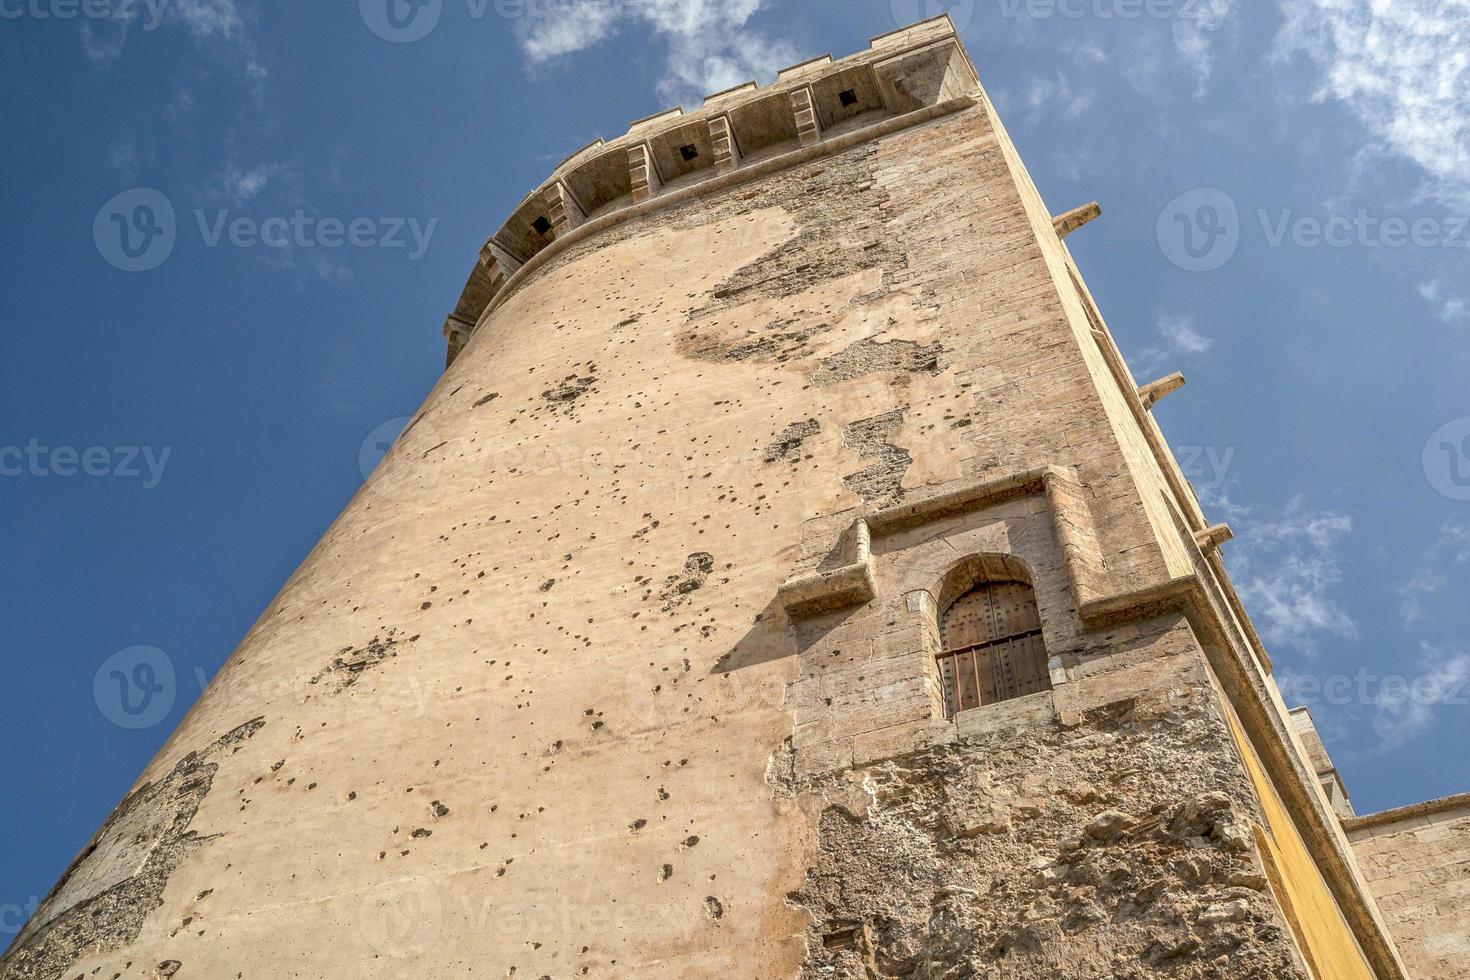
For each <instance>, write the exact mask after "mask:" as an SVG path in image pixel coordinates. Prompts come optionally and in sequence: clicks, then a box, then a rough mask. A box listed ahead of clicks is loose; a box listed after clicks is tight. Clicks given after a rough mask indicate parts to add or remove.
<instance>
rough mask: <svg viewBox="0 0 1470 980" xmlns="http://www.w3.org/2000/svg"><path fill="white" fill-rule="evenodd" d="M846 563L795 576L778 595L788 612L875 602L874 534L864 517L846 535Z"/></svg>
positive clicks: (796, 614)
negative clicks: (826, 569) (825, 569)
mask: <svg viewBox="0 0 1470 980" xmlns="http://www.w3.org/2000/svg"><path fill="white" fill-rule="evenodd" d="M841 553H842V557H843V559H844V562H843V564H841V565H839V566H838V567H836V568H833V569H830V570H828V571H823V572H813V573H812V574H810V575H803V576H801V577H800V578H794V579H791V580H790V581H788V582H787V583H786V584H785V585H783V586H781V591H780V593H779V595H778V598H779V601H780V603H781V606H782V607H783V608H784V609H785V610H786V615H788V616H790V617H791V618H793V619H805V618H807V617H810V616H815V615H817V614H819V613H823V612H831V611H833V610H837V609H848V608H851V607H852V606H861V605H863V604H865V603H868V602H872V601H873V598H874V597H875V596H876V595H877V594H878V589H877V586H876V585H875V584H874V580H873V538H872V534H871V532H870V531H869V529H868V522H867V521H865V520H863V519H862V518H858V519H857V521H856V522H855V523H854V524H853V525H852V527H850V528H848V530H847V532H846V533H845V534H844V536H843V541H842V549H841Z"/></svg>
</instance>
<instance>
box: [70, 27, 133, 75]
mask: <svg viewBox="0 0 1470 980" xmlns="http://www.w3.org/2000/svg"><path fill="white" fill-rule="evenodd" d="M136 19H137V17H136V15H133V16H127V15H123V14H117V15H114V16H113V17H110V18H107V19H105V20H98V19H94V18H90V17H88V18H84V19H83V20H82V51H83V52H85V53H86V55H87V60H88V61H90V62H92V66H93V67H94V68H107V67H109V66H110V65H112V64H113V62H115V61H117V59H119V58H121V57H122V53H123V48H125V47H126V46H127V43H128V28H129V27H131V26H132V22H133V21H134V20H136Z"/></svg>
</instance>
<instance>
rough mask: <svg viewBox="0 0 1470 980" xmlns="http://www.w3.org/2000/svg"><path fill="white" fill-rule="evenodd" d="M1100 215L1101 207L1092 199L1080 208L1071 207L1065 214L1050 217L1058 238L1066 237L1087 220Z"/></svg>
mask: <svg viewBox="0 0 1470 980" xmlns="http://www.w3.org/2000/svg"><path fill="white" fill-rule="evenodd" d="M1100 217H1102V207H1101V206H1100V205H1099V204H1098V203H1097V202H1096V201H1093V202H1091V203H1089V204H1084V205H1082V206H1081V207H1080V208H1073V209H1072V210H1070V211H1068V212H1067V213H1066V214H1062V215H1058V216H1057V217H1055V218H1053V219H1052V221H1051V226H1052V227H1053V228H1055V229H1056V232H1057V236H1058V237H1059V238H1066V237H1067V236H1068V235H1070V234H1072V232H1074V231H1076V230H1077V229H1078V228H1081V227H1082V226H1083V225H1085V224H1087V223H1088V222H1089V221H1092V220H1094V219H1096V218H1100Z"/></svg>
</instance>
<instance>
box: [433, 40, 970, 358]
mask: <svg viewBox="0 0 1470 980" xmlns="http://www.w3.org/2000/svg"><path fill="white" fill-rule="evenodd" d="M980 97H981V94H980V82H979V77H978V76H977V74H976V72H975V68H974V65H972V64H971V63H970V58H969V55H968V54H967V53H966V52H965V49H964V46H963V45H962V44H960V42H959V38H958V36H957V35H956V34H955V29H954V24H953V22H952V21H951V20H950V18H949V15H948V14H940V15H939V16H938V17H934V18H931V19H929V20H926V21H922V22H920V23H918V24H914V25H912V26H910V27H905V28H901V29H899V30H896V31H891V32H889V33H887V34H881V35H879V36H877V37H875V38H873V39H872V40H871V41H870V42H869V45H868V48H867V50H865V51H860V52H858V53H856V54H852V55H849V56H848V57H846V58H842V59H840V60H836V61H834V60H833V58H832V56H831V55H830V54H829V55H822V56H821V57H819V58H811V59H808V60H806V61H803V62H800V63H799V64H796V65H792V66H791V67H789V68H783V69H781V70H780V71H779V72H777V75H776V79H775V81H773V82H772V83H771V84H769V85H766V86H764V87H763V86H760V85H758V84H757V83H756V82H754V81H751V82H745V83H744V84H741V85H736V86H734V87H732V88H728V89H725V90H723V91H721V92H716V93H713V94H711V95H709V96H706V98H705V100H704V104H703V105H702V106H700V107H699V108H698V109H696V110H693V111H692V112H686V111H685V110H684V108H683V107H682V106H676V107H674V108H672V109H665V110H663V111H661V112H657V113H654V114H653V115H651V116H647V117H645V118H643V119H638V120H634V121H633V122H632V123H630V124H629V126H628V131H627V132H626V133H624V134H623V135H622V136H618V137H615V138H613V139H611V140H603V139H601V138H599V139H596V140H593V141H592V142H591V143H589V144H587V145H586V146H584V147H582V148H581V149H579V150H577V151H576V152H574V153H572V155H571V156H569V157H567V158H566V159H565V160H563V161H562V162H561V164H559V165H558V166H557V168H556V169H555V170H553V171H552V173H551V175H550V176H548V177H547V178H546V180H545V181H543V182H542V183H541V184H540V185H539V186H537V187H536V188H535V189H534V190H532V191H531V192H530V193H529V194H527V195H526V196H525V197H524V198H523V199H522V200H521V203H520V204H519V205H518V206H517V207H516V209H515V211H514V212H513V213H512V214H511V216H510V218H509V219H507V220H506V222H505V223H504V224H503V225H501V227H500V229H499V230H498V231H496V232H495V234H493V235H491V236H490V237H489V238H488V239H487V240H486V242H485V244H484V246H483V247H482V248H481V249H480V254H479V256H478V257H477V259H476V262H475V267H474V269H473V270H472V271H471V272H470V276H469V279H468V281H467V282H466V283H465V287H464V290H463V291H462V292H461V294H460V298H459V302H458V303H457V304H456V306H455V308H454V310H453V312H451V313H450V314H449V317H448V319H447V320H446V321H445V323H444V336H445V339H446V340H447V341H448V344H449V350H448V357H447V362H448V363H453V361H454V359H455V357H457V356H458V354H459V352H460V350H461V349H463V347H464V345H465V343H466V342H468V340H469V337H470V335H471V334H472V333H473V332H474V330H475V328H476V327H477V326H478V325H479V323H480V321H481V320H482V319H483V318H484V317H485V315H486V314H487V313H488V312H489V311H490V310H492V309H493V308H494V307H495V306H496V305H497V304H498V303H499V302H500V301H502V300H503V298H504V296H505V295H508V291H509V287H511V286H512V285H513V284H516V283H518V282H519V281H521V280H522V279H524V278H525V275H526V274H529V272H530V271H532V269H534V268H535V267H536V266H538V265H539V264H540V263H541V262H543V261H545V260H546V259H547V258H549V257H550V256H551V255H553V254H556V253H557V252H559V251H560V250H561V248H564V247H565V246H566V245H567V244H569V243H570V242H571V241H574V240H578V239H580V238H583V237H585V236H586V235H587V234H591V233H595V232H597V231H601V230H603V229H606V228H609V227H612V226H613V225H616V224H619V223H620V222H622V221H624V220H627V219H628V218H631V217H633V216H635V215H637V214H643V213H646V212H647V211H648V210H652V209H656V208H659V207H666V206H669V205H671V204H676V203H679V202H682V201H686V200H688V199H689V198H691V197H694V196H697V195H698V194H700V193H701V192H711V191H714V190H718V189H721V188H722V187H724V186H727V185H728V184H730V183H738V182H740V181H742V180H749V179H754V178H755V177H758V176H763V175H765V174H769V173H771V172H773V171H775V170H780V169H784V168H786V167H790V166H794V165H796V164H798V163H800V162H803V161H805V160H808V159H811V158H812V157H814V156H821V155H823V154H825V153H830V152H835V151H837V150H840V149H843V148H846V147H848V146H851V145H852V144H853V143H854V142H860V141H862V140H865V139H869V138H874V137H877V136H880V135H883V134H886V133H889V132H893V131H894V130H895V129H901V128H904V127H905V126H909V125H916V124H918V123H920V122H923V121H926V120H927V119H931V118H934V117H935V116H937V115H943V114H944V113H945V112H952V111H955V110H958V109H961V108H966V107H968V106H970V105H973V104H974V100H975V99H977V98H980ZM579 232H580V234H578V233H579ZM522 270H525V271H524V273H523V272H522Z"/></svg>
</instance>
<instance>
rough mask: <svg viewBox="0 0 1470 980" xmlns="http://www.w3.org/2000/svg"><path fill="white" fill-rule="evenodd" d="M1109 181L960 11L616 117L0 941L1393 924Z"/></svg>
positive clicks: (754, 939) (210, 960)
mask: <svg viewBox="0 0 1470 980" xmlns="http://www.w3.org/2000/svg"><path fill="white" fill-rule="evenodd" d="M1096 213H1097V211H1096V208H1095V207H1085V208H1080V209H1078V210H1076V211H1073V212H1069V213H1067V214H1065V215H1063V216H1061V217H1054V216H1053V214H1052V213H1051V212H1050V211H1049V210H1048V209H1047V208H1046V206H1045V205H1044V204H1043V202H1042V200H1041V198H1040V197H1039V195H1038V194H1037V192H1036V190H1035V188H1034V187H1033V186H1032V184H1031V182H1030V179H1029V178H1028V176H1027V174H1026V171H1025V169H1024V167H1023V166H1022V164H1021V161H1020V159H1019V158H1018V156H1017V154H1016V151H1015V148H1014V147H1013V145H1012V144H1011V142H1010V140H1009V139H1008V137H1007V136H1006V134H1005V131H1004V130H1003V129H1002V127H1001V124H1000V121H999V119H998V118H997V116H996V114H995V111H994V109H993V107H992V106H991V105H990V103H989V102H988V101H987V99H986V97H985V94H984V92H983V91H982V89H981V88H980V86H979V83H978V81H977V79H976V75H975V72H974V69H973V67H972V66H971V63H970V60H969V58H968V57H967V55H966V53H965V51H964V50H963V48H962V47H961V45H960V44H959V42H958V40H957V38H956V37H955V34H954V30H953V27H952V25H951V24H950V22H949V21H948V19H947V18H939V19H937V20H933V21H928V22H924V23H921V24H918V25H915V26H913V27H910V28H907V29H904V30H900V31H897V32H894V33H892V34H888V35H885V36H883V37H879V38H876V39H874V40H873V42H872V44H871V46H870V48H869V49H868V50H866V51H863V52H861V53H859V54H856V55H853V56H851V57H848V58H845V59H842V60H839V61H833V60H832V59H831V58H830V57H824V58H820V59H816V60H813V61H810V62H806V63H804V64H801V65H797V66H795V67H792V68H789V69H787V70H785V71H783V72H781V73H780V76H779V78H778V79H777V80H776V81H775V82H774V83H773V84H771V85H768V86H766V87H763V88H761V87H757V86H756V85H755V84H754V83H751V84H748V85H743V86H740V87H737V88H734V89H731V90H729V91H726V92H721V93H718V94H716V95H712V96H710V97H709V98H708V99H707V100H706V102H705V104H704V106H703V107H702V108H700V109H699V110H698V111H695V112H683V111H681V110H678V109H675V110H672V111H669V112H664V113H661V114H659V115H656V116H653V117H650V118H648V119H644V120H641V121H639V122H637V123H634V124H633V125H632V127H631V129H629V131H628V132H627V134H625V135H623V136H620V137H618V138H617V139H615V140H612V141H610V142H602V141H598V142H596V143H594V144H592V145H590V146H588V147H585V148H584V149H582V150H580V151H578V152H577V153H576V154H574V155H573V156H572V157H571V158H570V159H568V160H567V161H565V162H564V163H563V164H561V166H559V167H558V168H557V169H556V170H555V171H554V172H553V173H552V174H551V176H550V177H549V178H548V179H547V181H546V182H545V183H544V184H543V185H542V186H540V187H539V188H537V189H536V190H535V191H534V192H533V193H531V194H530V195H528V196H527V197H526V198H525V200H524V201H523V202H522V204H521V205H520V206H519V207H518V208H517V210H516V211H515V213H514V214H513V215H512V216H511V217H510V219H509V221H507V222H506V224H505V225H504V227H502V228H501V229H500V230H499V231H498V232H496V233H495V235H494V236H492V237H491V238H490V240H489V241H488V242H487V244H486V245H485V248H484V250H483V251H482V253H481V255H480V257H479V261H478V263H477V264H476V266H475V269H474V271H473V274H472V275H471V277H470V280H469V282H468V284H467V286H466V288H465V290H464V293H463V296H462V297H461V299H460V301H459V304H458V306H457V308H456V309H455V311H454V313H453V314H452V316H451V317H450V319H449V322H448V324H447V326H446V333H447V336H448V339H449V362H450V363H449V365H448V368H447V370H446V372H445V374H444V376H443V378H442V380H441V381H440V382H439V383H438V384H437V385H436V386H435V388H434V390H433V391H432V392H430V394H429V396H428V398H427V400H426V401H425V403H424V405H423V408H422V410H421V411H420V412H419V413H418V414H417V415H416V416H415V417H414V420H413V422H412V423H411V424H410V425H409V426H408V428H407V429H406V431H405V432H404V433H403V435H402V437H401V438H400V439H399V441H398V442H397V444H396V445H395V447H394V449H393V450H392V452H391V453H390V454H389V456H388V457H387V458H386V459H385V460H384V462H383V463H382V464H381V466H380V467H379V468H378V470H377V471H376V472H375V473H374V474H373V476H372V478H371V479H370V480H369V482H368V483H367V484H366V485H365V486H364V488H363V489H362V491H361V492H360V493H359V494H358V495H357V496H356V498H355V499H354V500H353V501H352V502H351V504H350V506H348V508H347V509H346V511H345V512H344V513H343V514H342V516H341V517H340V518H339V519H338V520H337V522H336V523H335V524H334V525H333V527H332V528H331V529H330V531H329V532H328V533H327V534H326V536H325V537H324V538H323V540H322V541H321V543H320V544H319V545H318V546H317V547H316V549H315V550H314V551H313V552H312V553H311V555H310V556H309V557H308V558H307V559H306V561H305V562H304V563H303V564H302V566H301V567H300V569H299V570H298V571H297V572H296V573H295V574H294V575H293V576H292V578H291V579H290V581H289V582H288V583H287V584H286V585H285V587H284V588H283V589H282V591H281V593H280V595H279V597H278V598H277V599H276V600H275V601H274V602H273V603H272V604H271V605H270V607H269V608H268V609H266V611H265V613H264V614H263V615H262V616H261V617H260V620H259V621H258V622H257V623H256V624H255V626H254V627H253V628H252V630H251V631H250V633H249V634H248V635H247V636H246V637H245V639H244V641H243V642H242V643H241V645H240V647H239V649H238V650H237V651H236V652H235V653H234V655H233V656H232V657H231V659H230V661H229V663H228V664H227V665H226V666H225V668H224V669H223V670H222V671H221V672H220V674H219V676H218V677H217V678H216V679H215V681H214V683H213V684H212V685H211V686H210V688H209V690H208V691H207V693H206V694H205V695H204V696H203V697H202V698H201V700H200V701H199V703H198V704H197V706H196V707H195V708H194V709H193V710H192V711H191V712H190V714H189V715H188V717H187V718H186V719H185V720H184V722H183V723H182V724H181V725H180V727H179V729H178V731H177V732H176V733H175V734H174V736H173V737H172V739H171V740H170V742H169V743H168V745H167V746H166V747H165V748H164V750H163V751H162V752H161V753H160V754H159V756H158V757H157V759H156V760H154V762H153V763H152V764H151V765H150V766H149V768H148V769H147V771H146V772H145V773H143V775H142V777H141V778H140V780H139V782H138V784H137V786H136V788H135V789H134V790H133V792H132V793H131V794H130V795H129V796H128V797H127V799H125V800H124V801H123V803H122V804H121V805H120V806H119V808H118V810H117V811H116V813H115V814H114V815H113V816H112V817H111V818H110V819H109V821H108V822H107V824H106V825H105V826H104V827H103V828H102V829H101V831H99V833H98V835H97V837H96V838H95V840H94V841H93V842H92V844H91V845H90V846H89V847H88V848H87V849H86V850H85V851H84V852H83V853H82V854H81V855H80V856H79V857H78V858H77V859H76V861H75V863H74V864H73V865H72V866H71V868H70V869H69V870H68V871H67V872H66V875H65V877H64V878H63V879H62V881H61V883H60V884H59V885H58V886H57V888H56V889H55V891H54V892H53V893H52V894H51V895H50V896H49V897H48V898H47V900H46V901H45V903H44V904H43V905H42V907H41V909H40V910H39V911H38V912H37V914H36V915H35V916H34V918H33V920H32V921H31V923H30V924H29V925H28V926H27V928H26V930H25V931H24V932H23V933H22V934H21V935H20V936H19V937H18V939H17V941H16V943H15V944H14V946H13V948H12V949H11V951H10V952H9V954H8V955H7V957H6V959H5V960H4V961H3V969H0V973H3V975H4V976H5V977H7V978H56V977H66V978H70V977H77V976H82V977H92V976H99V977H114V976H121V977H153V976H175V975H176V976H179V977H203V978H217V977H242V978H250V980H256V978H275V977H382V978H388V977H405V976H412V977H463V976H466V975H471V976H483V977H512V976H513V977H516V978H538V977H556V978H562V977H578V976H590V977H638V978H657V977H667V978H689V977H753V978H784V977H796V976H807V977H916V978H920V977H928V978H937V977H1038V978H1040V977H1048V978H1050V977H1067V978H1074V977H1075V978H1097V977H1111V976H1117V977H1143V976H1156V975H1157V976H1170V977H1227V976H1228V977H1231V978H1242V977H1259V978H1285V977H1319V978H1360V977H1364V978H1365V977H1383V978H1388V977H1402V976H1405V975H1406V973H1405V969H1404V966H1403V964H1402V962H1401V960H1400V958H1399V956H1398V954H1397V952H1396V951H1395V947H1394V945H1393V943H1392V941H1391V940H1390V938H1389V936H1388V933H1387V931H1386V928H1385V925H1384V920H1383V918H1382V916H1381V915H1380V914H1379V912H1378V907H1377V905H1376V904H1375V902H1374V899H1373V897H1372V895H1371V891H1370V888H1369V884H1368V881H1367V879H1366V878H1365V877H1364V876H1363V875H1362V874H1361V873H1360V871H1359V870H1358V866H1357V863H1356V861H1355V858H1354V854H1353V849H1352V844H1351V842H1350V841H1349V838H1348V836H1347V835H1346V834H1345V832H1344V830H1343V828H1342V826H1341V824H1340V822H1339V819H1338V817H1337V816H1336V814H1335V813H1334V811H1333V800H1332V798H1331V797H1330V796H1329V795H1328V794H1327V793H1326V792H1325V791H1324V789H1323V785H1324V784H1323V783H1322V782H1320V781H1319V779H1318V778H1317V774H1318V769H1319V767H1318V766H1316V765H1314V763H1313V760H1312V758H1311V756H1310V755H1309V753H1308V751H1307V749H1306V747H1305V744H1304V741H1303V739H1302V736H1301V732H1300V731H1299V729H1301V728H1302V726H1301V725H1300V724H1298V723H1297V722H1296V721H1294V719H1293V718H1292V717H1291V715H1290V714H1289V713H1288V711H1287V709H1286V706H1285V705H1283V704H1282V702H1281V699H1280V696H1279V694H1278V693H1277V689H1276V687H1275V685H1274V683H1273V682H1272V679H1271V666H1270V661H1269V659H1268V657H1267V654H1266V651H1265V650H1264V649H1263V647H1262V645H1261V642H1260V640H1259V638H1258V637H1257V635H1256V633H1255V631H1254V630H1253V629H1252V627H1251V624H1250V621H1249V619H1248V618H1247V617H1246V614H1245V612H1244V610H1243V609H1242V608H1241V604H1240V601H1239V599H1238V598H1237V596H1236V594H1235V592H1234V591H1233V590H1232V588H1231V586H1230V582H1229V580H1228V578H1227V577H1226V575H1225V573H1224V569H1223V567H1222V565H1221V559H1220V556H1219V547H1220V545H1221V543H1222V542H1223V541H1224V540H1225V539H1226V538H1227V537H1228V531H1227V530H1226V529H1225V528H1223V527H1218V526H1211V524H1210V522H1209V521H1208V520H1207V518H1206V517H1205V515H1204V514H1202V513H1201V509H1200V506H1199V503H1198V502H1197V501H1196V499H1195V497H1194V495H1193V493H1192V492H1191V490H1190V488H1189V486H1188V485H1187V483H1186V482H1185V480H1184V479H1183V477H1182V476H1181V473H1180V470H1179V468H1178V466H1177V465H1176V463H1175V461H1174V459H1173V457H1172V456H1171V454H1170V452H1169V450H1168V448H1167V447H1166V445H1165V442H1164V440H1163V438H1162V437H1161V435H1160V432H1159V429H1158V428H1157V426H1156V425H1155V423H1154V421H1153V418H1152V417H1151V415H1150V411H1151V409H1152V407H1153V405H1154V403H1155V401H1157V400H1158V398H1160V397H1162V396H1163V395H1165V394H1167V393H1168V392H1169V391H1171V390H1172V389H1173V388H1175V387H1177V386H1178V383H1179V382H1180V381H1181V380H1182V379H1177V378H1172V379H1165V380H1164V381H1162V382H1159V383H1156V384H1152V385H1148V386H1145V387H1142V388H1140V387H1139V385H1138V384H1137V383H1136V382H1135V380H1134V379H1133V378H1132V377H1131V376H1130V374H1129V372H1128V369H1127V367H1126V366H1125V365H1124V361H1123V358H1122V356H1121V355H1120V353H1119V351H1118V349H1117V347H1116V346H1115V344H1114V342H1113V339H1112V336H1111V335H1110V333H1109V332H1108V329H1107V327H1106V326H1105V325H1104V322H1103V320H1102V318H1101V316H1100V314H1099V313H1098V311H1097V310H1096V308H1095V307H1094V305H1093V302H1092V300H1091V298H1090V297H1089V294H1088V292H1087V290H1086V288H1085V287H1084V285H1083V282H1082V276H1081V274H1080V272H1079V271H1078V269H1077V267H1076V265H1075V264H1074V262H1073V261H1072V259H1071V257H1070V255H1069V253H1068V250H1067V248H1066V246H1065V244H1064V242H1063V239H1064V238H1065V237H1066V236H1067V235H1068V234H1070V233H1071V232H1073V231H1075V230H1076V229H1077V228H1078V227H1080V226H1081V225H1082V224H1084V223H1085V222H1086V221H1088V220H1090V218H1092V217H1093V216H1095V215H1096ZM1446 975H1448V974H1446Z"/></svg>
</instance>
